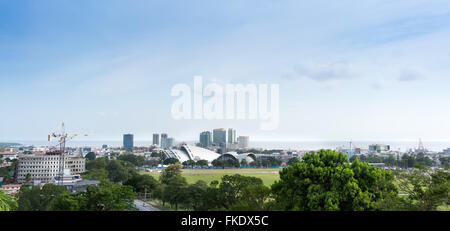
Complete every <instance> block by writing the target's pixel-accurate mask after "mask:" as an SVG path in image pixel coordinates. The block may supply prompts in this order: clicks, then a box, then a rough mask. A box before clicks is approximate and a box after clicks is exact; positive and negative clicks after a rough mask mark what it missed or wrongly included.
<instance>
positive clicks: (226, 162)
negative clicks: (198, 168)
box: [211, 158, 241, 168]
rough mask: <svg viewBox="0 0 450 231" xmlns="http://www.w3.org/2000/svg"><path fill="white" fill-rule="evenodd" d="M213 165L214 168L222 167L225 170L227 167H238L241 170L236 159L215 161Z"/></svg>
mask: <svg viewBox="0 0 450 231" xmlns="http://www.w3.org/2000/svg"><path fill="white" fill-rule="evenodd" d="M211 164H212V165H213V166H214V167H222V168H225V167H237V168H239V167H240V166H241V165H240V163H239V161H238V160H235V159H232V158H230V159H226V160H219V159H215V160H213V161H212V162H211Z"/></svg>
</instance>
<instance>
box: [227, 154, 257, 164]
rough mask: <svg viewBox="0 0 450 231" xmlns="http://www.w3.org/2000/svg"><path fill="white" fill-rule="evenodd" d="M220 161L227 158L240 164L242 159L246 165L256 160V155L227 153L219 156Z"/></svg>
mask: <svg viewBox="0 0 450 231" xmlns="http://www.w3.org/2000/svg"><path fill="white" fill-rule="evenodd" d="M220 158H221V159H227V158H233V159H235V160H237V161H239V162H241V161H242V160H243V159H245V160H246V161H247V163H251V162H253V161H255V160H256V155H255V154H253V153H242V154H237V153H236V152H227V153H224V154H222V155H221V156H220Z"/></svg>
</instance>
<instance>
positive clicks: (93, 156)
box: [84, 152, 97, 160]
mask: <svg viewBox="0 0 450 231" xmlns="http://www.w3.org/2000/svg"><path fill="white" fill-rule="evenodd" d="M96 157H97V156H96V155H95V153H94V152H89V153H88V154H87V155H86V156H85V157H84V158H86V159H87V160H95V158H96Z"/></svg>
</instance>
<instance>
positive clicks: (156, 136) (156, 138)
mask: <svg viewBox="0 0 450 231" xmlns="http://www.w3.org/2000/svg"><path fill="white" fill-rule="evenodd" d="M153 145H159V134H157V133H155V134H153Z"/></svg>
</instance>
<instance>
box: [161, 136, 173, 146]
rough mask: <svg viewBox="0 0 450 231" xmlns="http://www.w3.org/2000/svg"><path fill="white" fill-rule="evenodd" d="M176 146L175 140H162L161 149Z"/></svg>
mask: <svg viewBox="0 0 450 231" xmlns="http://www.w3.org/2000/svg"><path fill="white" fill-rule="evenodd" d="M173 144H174V139H173V138H164V139H162V138H161V148H170V147H172V146H173Z"/></svg>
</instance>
